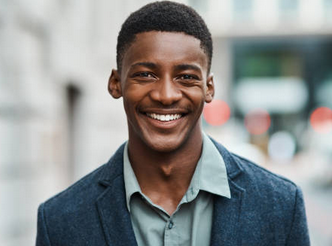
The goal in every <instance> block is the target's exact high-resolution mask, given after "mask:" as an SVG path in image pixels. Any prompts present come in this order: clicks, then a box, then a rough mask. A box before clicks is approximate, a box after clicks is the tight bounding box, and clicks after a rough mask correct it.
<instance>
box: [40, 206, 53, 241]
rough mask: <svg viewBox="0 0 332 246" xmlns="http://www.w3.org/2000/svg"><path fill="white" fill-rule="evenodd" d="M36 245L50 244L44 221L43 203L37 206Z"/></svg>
mask: <svg viewBox="0 0 332 246" xmlns="http://www.w3.org/2000/svg"><path fill="white" fill-rule="evenodd" d="M36 246H51V242H50V239H49V236H48V232H47V226H46V221H45V212H44V203H43V204H41V205H40V206H39V208H38V222H37V239H36Z"/></svg>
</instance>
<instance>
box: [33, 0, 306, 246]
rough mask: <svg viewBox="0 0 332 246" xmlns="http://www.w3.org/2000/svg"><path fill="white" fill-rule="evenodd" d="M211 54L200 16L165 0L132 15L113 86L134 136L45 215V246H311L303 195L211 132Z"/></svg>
mask: <svg viewBox="0 0 332 246" xmlns="http://www.w3.org/2000/svg"><path fill="white" fill-rule="evenodd" d="M211 58H212V39H211V34H210V32H209V30H208V29H207V27H206V25H205V23H204V21H203V20H202V18H201V17H200V16H199V15H198V14H197V13H196V12H195V11H194V10H193V9H191V8H189V7H187V6H185V5H182V4H178V3H172V2H167V1H165V2H155V3H152V4H148V5H146V6H144V7H143V8H141V9H139V10H138V11H136V12H134V13H132V14H131V15H130V16H129V18H128V19H127V20H126V21H125V23H124V24H123V26H122V29H121V31H120V33H119V36H118V44H117V66H118V69H117V70H113V71H112V74H111V76H110V79H109V87H108V89H109V92H110V94H111V95H112V96H113V97H114V98H120V97H122V98H123V104H124V109H125V112H126V115H127V121H128V132H129V140H128V142H127V143H125V144H124V145H122V146H121V147H120V148H119V149H118V151H117V152H116V153H115V154H114V155H113V157H112V158H111V159H110V161H109V162H108V163H107V164H105V165H103V166H101V167H100V168H98V169H97V170H95V171H94V172H92V173H91V174H89V175H87V176H86V177H84V178H83V179H81V180H80V181H78V182H77V183H76V184H74V185H72V186H71V187H69V188H68V189H67V190H65V191H63V192H62V193H60V194H58V195H57V196H55V197H53V198H51V199H50V200H48V201H46V202H45V203H43V204H42V205H41V206H40V207H39V212H38V234H37V245H61V246H64V245H98V246H102V245H157V246H158V245H197V246H204V245H254V246H258V245H269V246H270V245H301V246H306V245H309V238H308V232H307V225H306V217H305V211H304V204H303V199H302V194H301V191H300V189H299V188H298V187H297V186H296V185H295V184H293V183H292V182H290V181H288V180H286V179H284V178H281V177H279V176H277V175H274V174H272V173H270V172H268V171H266V170H264V169H262V168H260V167H258V166H256V165H255V164H253V163H251V162H249V161H247V160H245V159H243V158H241V157H238V156H235V155H233V154H231V153H229V152H228V151H227V150H226V149H225V148H224V147H222V146H221V145H220V144H218V143H216V142H215V141H213V140H212V139H210V138H209V137H207V136H206V135H205V134H204V133H202V129H201V121H200V117H201V113H202V109H203V106H204V103H209V102H211V101H212V99H213V95H214V83H213V76H212V75H211V74H210V66H211Z"/></svg>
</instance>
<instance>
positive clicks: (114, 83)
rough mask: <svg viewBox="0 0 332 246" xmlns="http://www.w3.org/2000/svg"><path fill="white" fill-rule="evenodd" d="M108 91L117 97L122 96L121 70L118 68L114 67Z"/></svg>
mask: <svg viewBox="0 0 332 246" xmlns="http://www.w3.org/2000/svg"><path fill="white" fill-rule="evenodd" d="M108 92H109V93H110V94H111V95H112V97H114V98H115V99H117V98H120V97H121V96H122V89H121V79H120V76H119V72H118V71H117V70H116V69H112V74H111V76H110V78H109V80H108Z"/></svg>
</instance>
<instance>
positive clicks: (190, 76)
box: [178, 74, 200, 80]
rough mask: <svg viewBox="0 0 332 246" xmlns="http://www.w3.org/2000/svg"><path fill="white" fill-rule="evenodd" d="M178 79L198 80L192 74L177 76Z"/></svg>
mask: <svg viewBox="0 0 332 246" xmlns="http://www.w3.org/2000/svg"><path fill="white" fill-rule="evenodd" d="M178 79H180V80H200V79H199V77H198V76H197V75H194V74H182V75H180V76H178Z"/></svg>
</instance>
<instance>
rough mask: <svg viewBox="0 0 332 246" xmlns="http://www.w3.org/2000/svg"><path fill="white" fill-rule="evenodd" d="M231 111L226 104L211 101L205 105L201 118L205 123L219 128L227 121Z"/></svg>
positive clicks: (219, 101)
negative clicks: (202, 117)
mask: <svg viewBox="0 0 332 246" xmlns="http://www.w3.org/2000/svg"><path fill="white" fill-rule="evenodd" d="M230 115H231V110H230V108H229V106H228V104H227V103H226V102H224V101H221V100H213V101H212V102H211V103H208V104H205V106H204V110H203V116H204V119H205V121H206V122H207V123H209V124H210V125H212V126H220V125H222V124H224V123H226V122H227V121H228V120H229V117H230Z"/></svg>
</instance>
